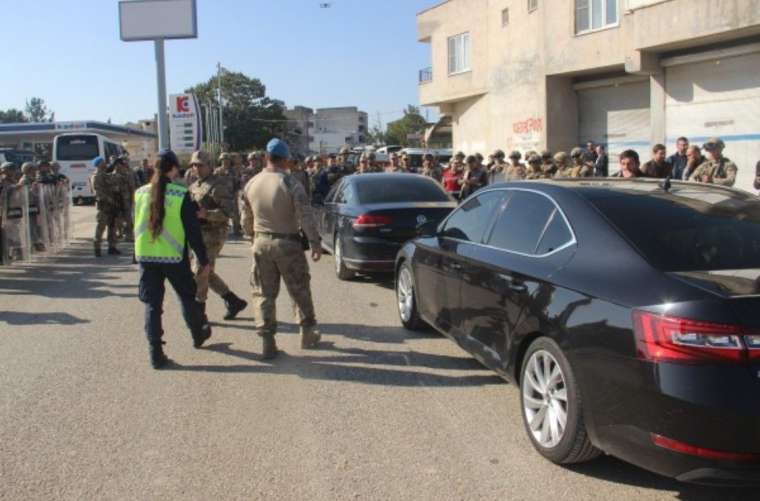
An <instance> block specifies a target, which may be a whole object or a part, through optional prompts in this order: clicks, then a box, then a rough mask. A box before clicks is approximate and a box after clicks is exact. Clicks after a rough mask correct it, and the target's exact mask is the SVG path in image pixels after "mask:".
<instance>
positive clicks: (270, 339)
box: [261, 334, 278, 360]
mask: <svg viewBox="0 0 760 501" xmlns="http://www.w3.org/2000/svg"><path fill="white" fill-rule="evenodd" d="M261 339H262V341H263V343H264V347H263V349H262V350H261V358H263V359H264V360H272V359H274V358H276V357H277V353H278V351H277V343H276V342H275V340H274V334H264V335H262V336H261Z"/></svg>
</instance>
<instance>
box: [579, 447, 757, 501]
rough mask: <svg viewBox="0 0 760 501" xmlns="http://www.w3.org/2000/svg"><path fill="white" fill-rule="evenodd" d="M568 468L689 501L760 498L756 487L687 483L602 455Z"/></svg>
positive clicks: (725, 500)
mask: <svg viewBox="0 0 760 501" xmlns="http://www.w3.org/2000/svg"><path fill="white" fill-rule="evenodd" d="M566 468H567V469H569V470H571V471H574V472H576V473H580V474H582V475H587V476H590V477H594V478H598V479H600V480H605V481H607V482H614V483H619V484H626V485H632V486H635V487H644V488H647V489H657V490H663V491H675V492H677V493H678V494H677V495H676V497H677V499H683V500H687V501H692V500H693V501H702V500H704V501H708V500H709V501H712V500H716V499H720V500H721V501H729V500H745V499H746V500H750V499H753V500H754V499H758V493H757V489H756V488H755V489H752V488H725V487H709V486H703V485H693V484H685V483H683V482H678V481H677V480H674V479H671V478H667V477H662V476H660V475H657V474H655V473H651V472H648V471H646V470H643V469H641V468H638V467H636V466H633V465H631V464H628V463H626V462H624V461H621V460H620V459H617V458H614V457H612V456H602V457H600V458H598V459H595V460H594V461H591V462H588V463H582V464H578V465H570V466H566Z"/></svg>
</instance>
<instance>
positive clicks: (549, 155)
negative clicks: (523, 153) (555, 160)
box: [541, 150, 552, 160]
mask: <svg viewBox="0 0 760 501" xmlns="http://www.w3.org/2000/svg"><path fill="white" fill-rule="evenodd" d="M541 158H542V159H544V160H551V158H552V152H551V151H549V150H542V151H541Z"/></svg>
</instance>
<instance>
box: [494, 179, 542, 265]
mask: <svg viewBox="0 0 760 501" xmlns="http://www.w3.org/2000/svg"><path fill="white" fill-rule="evenodd" d="M555 210H556V206H555V205H554V204H553V203H552V202H551V200H549V199H548V198H546V197H544V196H541V195H538V194H536V193H530V192H527V191H514V192H513V193H512V196H511V197H510V199H509V203H508V204H507V207H506V208H505V209H504V211H503V212H502V213H501V214H500V215H499V217H498V219H497V220H496V224H495V225H494V228H493V231H492V232H491V237H490V238H489V240H488V244H489V245H493V246H494V247H498V248H500V249H505V250H509V251H513V252H522V253H524V254H535V253H536V247H537V246H538V241H539V239H540V238H541V236H542V235H543V234H544V232H545V231H546V229H547V225H548V223H549V222H550V218H551V217H552V215H553V214H554V211H555Z"/></svg>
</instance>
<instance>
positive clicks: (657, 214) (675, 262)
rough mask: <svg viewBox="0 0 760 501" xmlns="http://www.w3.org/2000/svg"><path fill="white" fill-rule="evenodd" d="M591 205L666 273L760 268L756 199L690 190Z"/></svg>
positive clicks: (632, 195)
mask: <svg viewBox="0 0 760 501" xmlns="http://www.w3.org/2000/svg"><path fill="white" fill-rule="evenodd" d="M591 202H592V204H594V205H595V206H596V207H597V208H598V209H599V210H600V211H601V213H602V214H604V216H606V217H607V218H608V220H609V221H610V222H611V223H612V224H613V225H614V226H616V227H617V228H618V230H619V231H620V232H621V233H622V234H623V235H624V236H625V237H626V238H627V239H628V240H629V241H630V242H631V243H632V244H633V245H634V246H635V247H636V248H637V249H638V250H639V252H641V254H643V255H644V257H645V258H646V259H647V260H648V261H649V262H650V263H651V264H652V265H653V266H655V267H657V268H658V269H661V270H663V271H714V270H739V269H747V268H759V267H760V200H758V199H755V198H754V197H750V196H744V195H741V194H738V193H736V194H733V193H731V192H729V191H726V192H725V193H724V192H722V191H707V190H697V189H688V188H686V189H680V190H679V189H674V190H673V191H672V192H671V193H666V192H664V191H658V192H654V193H651V194H644V193H640V192H639V193H634V192H630V193H624V194H621V193H613V194H611V195H610V196H603V197H593V198H591Z"/></svg>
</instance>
